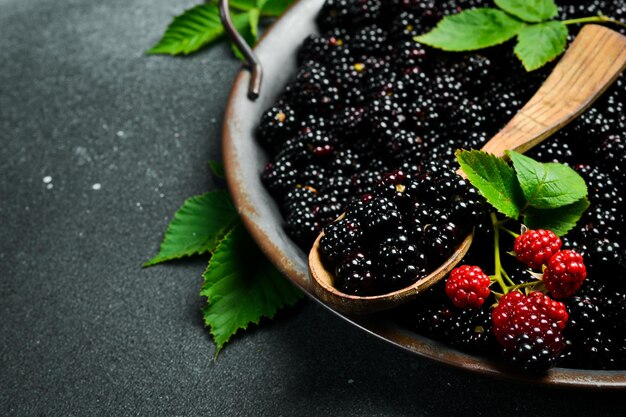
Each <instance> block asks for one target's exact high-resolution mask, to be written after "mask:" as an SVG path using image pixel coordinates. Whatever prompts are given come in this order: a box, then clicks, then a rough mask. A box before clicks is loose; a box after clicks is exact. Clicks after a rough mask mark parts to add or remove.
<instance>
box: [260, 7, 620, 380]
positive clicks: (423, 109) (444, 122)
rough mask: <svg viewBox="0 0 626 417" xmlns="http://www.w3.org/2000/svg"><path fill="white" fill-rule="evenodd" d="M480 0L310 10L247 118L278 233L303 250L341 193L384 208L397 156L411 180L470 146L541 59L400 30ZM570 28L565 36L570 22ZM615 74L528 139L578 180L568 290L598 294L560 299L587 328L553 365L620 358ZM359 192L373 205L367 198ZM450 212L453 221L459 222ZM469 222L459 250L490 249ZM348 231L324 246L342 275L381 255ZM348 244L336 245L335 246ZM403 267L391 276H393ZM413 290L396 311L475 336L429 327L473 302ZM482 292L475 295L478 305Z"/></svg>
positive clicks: (532, 87) (506, 113)
mask: <svg viewBox="0 0 626 417" xmlns="http://www.w3.org/2000/svg"><path fill="white" fill-rule="evenodd" d="M558 3H559V7H560V9H559V10H560V15H559V18H562V19H570V18H575V17H585V16H590V15H595V14H598V13H599V12H602V13H603V14H605V15H608V16H611V17H615V18H618V19H624V18H626V6H624V5H623V4H622V2H618V1H601V0H594V1H590V2H580V1H577V0H561V1H559V2H558ZM481 6H493V4H492V2H491V1H487V0H446V1H435V0H388V1H382V0H327V1H326V3H325V5H324V6H323V8H322V10H321V11H320V14H319V15H318V17H317V23H318V26H319V29H320V31H319V34H316V35H311V36H309V37H308V38H306V39H305V41H304V42H303V45H302V46H301V48H300V50H299V51H298V63H299V66H298V71H297V74H296V75H295V78H294V79H293V80H292V81H291V82H290V83H289V84H288V85H287V86H286V87H285V89H284V91H283V92H282V93H281V94H280V96H279V97H278V98H277V100H276V103H275V104H274V105H273V106H272V107H271V108H270V109H268V110H267V111H266V113H265V114H264V115H263V117H262V120H261V122H260V125H259V128H258V140H259V142H260V143H261V144H262V146H263V147H264V148H265V149H266V151H267V154H268V157H269V159H270V162H269V163H268V164H267V166H266V167H265V169H264V171H263V173H262V180H263V183H264V184H265V186H266V187H267V189H268V190H269V192H270V193H271V194H272V196H273V197H274V198H275V199H276V201H277V203H278V205H279V206H280V208H281V210H282V212H283V214H284V218H285V221H286V229H287V231H288V233H289V234H290V236H292V238H293V239H294V241H296V242H297V243H298V244H299V245H300V246H301V247H302V248H303V249H304V250H305V251H308V249H309V248H310V247H311V244H312V242H313V241H314V239H315V238H316V236H317V235H318V234H319V233H320V232H321V231H322V229H323V228H324V226H326V225H328V224H330V223H332V222H334V221H335V220H336V219H337V217H338V216H339V215H340V214H342V213H344V212H345V211H346V209H347V207H348V206H349V205H350V204H352V205H353V206H354V207H361V206H365V205H367V204H366V203H367V202H366V201H364V199H365V200H366V199H368V198H370V197H367V196H368V195H369V196H371V197H372V198H373V200H372V201H377V202H378V203H376V204H380V206H379V208H378V209H380V210H381V211H383V210H387V209H389V210H391V209H392V208H393V206H392V205H386V203H385V204H383V203H380V201H383V202H384V201H385V199H387V200H390V198H389V197H387V196H380V191H377V189H378V187H383V188H384V187H385V186H386V184H387V182H386V181H387V180H386V178H388V177H389V175H390V174H389V173H393V172H394V171H397V170H401V171H402V173H403V174H404V175H405V177H406V178H407V181H409V182H412V181H419V178H420V175H423V174H424V173H426V172H428V171H429V170H432V167H437V168H438V169H439V170H440V171H441V172H443V171H448V172H453V171H454V170H455V169H456V167H457V166H456V163H455V161H454V151H455V150H456V149H459V148H464V149H472V148H476V149H479V148H481V147H482V145H483V144H484V143H485V142H486V140H487V139H488V138H489V137H491V136H492V135H494V134H495V133H496V132H497V131H498V130H499V129H500V128H501V127H502V126H503V125H504V124H505V123H506V122H507V121H508V120H509V119H510V118H511V117H512V116H513V115H514V114H515V113H516V112H517V111H518V110H519V109H520V108H521V106H522V105H523V104H524V103H525V102H526V101H527V100H528V99H529V98H530V97H531V96H532V95H533V94H534V92H535V91H536V90H537V89H538V88H539V86H540V85H541V83H542V82H543V80H544V79H545V78H546V76H547V75H548V74H549V73H550V71H551V69H552V65H547V66H545V67H543V68H541V69H540V70H537V71H534V72H531V73H527V72H526V71H525V70H524V69H523V67H522V66H521V64H520V63H519V61H518V59H517V58H516V57H515V56H514V54H513V45H512V44H511V43H510V42H509V43H507V44H504V45H502V46H498V47H494V48H489V49H486V50H481V51H477V52H472V53H446V52H442V51H439V50H435V49H432V48H429V47H427V46H424V45H420V44H418V43H416V42H415V41H414V40H413V37H414V36H415V35H418V34H421V33H424V32H426V31H428V30H430V29H431V28H433V27H434V25H435V24H436V23H437V22H438V21H439V20H440V19H441V17H443V16H446V15H449V14H453V13H457V12H459V11H462V10H464V9H467V8H472V7H481ZM570 29H571V36H570V38H573V37H574V36H575V34H576V31H577V30H578V29H579V28H578V27H576V26H570ZM614 29H617V28H614ZM625 83H626V80H625V79H624V77H622V78H620V79H619V80H618V81H617V82H616V83H615V84H614V85H613V86H612V87H611V88H610V89H609V90H608V91H607V92H606V93H605V94H604V96H603V97H602V98H601V100H599V101H598V102H597V103H596V104H594V106H593V107H592V108H591V109H590V110H588V111H587V112H586V113H585V114H584V115H583V116H581V117H579V118H578V119H577V120H576V121H574V122H573V123H572V124H570V125H569V126H568V127H567V128H565V129H564V130H562V131H561V132H559V133H557V134H556V135H555V136H553V137H552V138H550V139H549V140H548V141H546V142H544V143H543V144H541V145H539V146H537V147H536V148H535V149H533V150H532V151H530V152H529V155H530V156H531V157H533V158H535V159H538V160H541V161H558V162H561V163H566V164H569V165H570V166H572V167H573V168H575V169H576V170H578V171H579V172H580V173H581V175H582V176H583V177H585V179H586V180H587V182H588V184H589V199H590V202H591V207H590V209H589V211H588V212H587V213H586V214H585V216H584V218H583V219H582V220H581V221H580V223H579V224H578V226H577V227H576V229H575V230H573V231H572V232H570V233H569V234H568V235H567V236H566V237H565V238H564V243H565V247H570V248H574V249H576V250H577V251H579V252H581V253H583V255H584V256H585V260H586V263H587V264H588V270H589V274H588V279H587V282H585V284H584V285H583V288H582V289H581V290H580V293H579V294H577V295H578V296H579V297H583V298H584V300H585V301H584V302H583V304H584V306H585V307H586V306H588V305H592V306H593V308H589V311H591V310H594V311H595V309H596V308H597V310H598V311H600V313H601V314H599V315H597V316H594V317H593V318H589V317H588V316H589V314H591V313H589V312H588V310H586V309H585V308H580V309H577V307H576V306H577V304H576V303H578V301H571V302H568V308H570V310H571V315H572V323H578V324H577V325H579V324H580V323H587V324H584V325H583V328H585V329H587V328H589V327H592V328H593V329H594V330H593V331H592V332H591V333H590V332H588V331H584V332H577V331H574V330H573V331H572V332H570V334H569V336H568V338H569V339H568V348H567V349H566V353H564V354H563V361H561V365H563V366H572V367H577V368H623V367H626V358H625V354H624V351H625V350H626V348H625V346H626V342H625V341H624V336H623V335H624V334H625V333H626V332H624V330H625V329H624V328H622V327H623V324H620V323H625V322H626V251H625V248H626V241H625V235H624V212H625V210H624V202H623V198H624V197H623V196H624V191H626V189H625V183H626V181H625V177H626V174H625V172H624V170H625V167H626V165H625V158H626V147H625V144H626V134H625V133H624V132H625V131H626V111H625V110H626V109H625V108H624V106H626V84H625ZM403 186H405V187H406V184H404V183H403ZM445 192H446V191H445V190H443V189H441V190H440V193H437V191H435V192H434V193H433V194H432V197H431V196H430V195H429V197H428V198H432V199H433V201H434V200H436V199H437V198H440V196H441V195H445ZM364 196H366V197H364ZM416 198H418V199H419V198H422V196H417V197H416ZM391 203H392V204H396V203H395V202H393V201H391ZM369 204H371V205H372V210H374V209H373V205H374V203H369ZM432 206H433V207H434V206H435V205H432ZM354 210H356V209H354ZM354 210H353V211H354ZM357 211H358V210H357ZM400 211H401V210H400ZM372 212H374V211H372ZM359 215H361V214H359ZM383 217H384V216H383ZM401 217H402V220H401V221H398V222H397V228H396V229H397V230H396V231H395V234H394V235H393V236H391V237H393V238H394V239H396V241H395V242H394V243H393V244H394V245H395V244H399V243H398V242H404V237H406V238H407V241H406V244H405V243H402V245H404V247H405V249H403V250H405V251H406V250H408V251H412V249H406V247H409V246H411V245H415V246H416V250H417V252H418V253H422V252H421V250H418V248H417V246H419V239H417V238H410V236H409V235H410V234H411V232H410V230H409V229H408V228H407V226H405V225H406V222H407V221H410V220H407V219H406V218H405V214H404V212H403V214H402V215H401ZM408 218H409V219H410V218H411V216H408ZM353 220H354V221H357V220H358V223H359V224H358V225H359V227H356V226H355V224H352V223H350V221H353ZM390 221H392V222H395V221H396V220H390ZM349 223H350V224H349ZM457 223H458V224H457ZM457 223H454V224H455V226H456V227H457V228H459V229H464V230H466V228H467V227H468V225H467V224H463V223H462V222H457ZM338 224H342V225H345V230H342V231H341V232H339V231H337V232H336V234H337V235H341V234H343V235H342V236H343V238H346V239H348V238H349V239H353V238H354V239H355V241H358V239H359V238H358V236H360V234H361V233H365V231H363V230H362V225H361V223H360V220H359V218H358V216H356V215H355V217H354V219H352V220H350V219H349V218H346V219H344V220H342V221H341V222H339V223H336V224H334V225H332V226H329V229H327V231H328V233H329V235H330V234H333V233H335V232H334V230H335V229H338V227H339V226H337V225H338ZM476 233H477V243H475V244H474V245H473V248H477V247H479V246H480V250H478V249H477V250H474V251H473V253H471V254H470V257H469V258H468V259H472V263H474V264H479V263H478V262H479V261H480V262H484V263H485V264H487V265H489V264H491V263H490V262H492V261H491V260H488V259H483V258H484V257H486V256H489V254H491V253H492V246H493V243H492V241H491V240H490V239H491V237H490V230H489V227H486V226H484V225H481V224H479V225H478V226H477V229H476ZM346 236H347V237H346ZM387 237H388V236H382V235H381V236H380V238H377V239H378V240H377V243H376V244H378V245H382V244H383V243H384V239H383V238H385V239H386V238H387ZM411 239H413V240H411ZM372 244H373V243H372ZM359 245H360V244H359ZM359 245H357V246H354V248H355V249H354V250H352V248H349V249H350V250H349V251H347V252H350V253H352V255H351V256H352V257H351V258H350V259H347V260H343V261H337V259H338V258H337V259H332V260H331V259H330V258H333V257H334V256H335V255H334V253H331V252H332V251H329V255H330V257H329V261H330V262H331V263H333V265H335V264H334V262H343V263H342V265H343V266H342V269H341V273H342V274H344V276H353V271H356V270H358V271H369V272H371V271H372V269H373V268H375V266H374V265H383V264H384V263H381V261H380V260H377V259H374V258H375V257H373V256H371V252H372V249H371V248H365V249H364V246H362V245H361V246H359ZM329 249H330V248H329ZM357 249H358V250H357ZM362 249H363V250H362ZM347 252H346V253H342V255H343V256H345V257H347V255H348V253H347ZM400 252H402V251H400ZM394 253H395V252H394ZM370 256H371V257H370ZM394 256H400V255H394ZM402 256H404V255H402ZM481 257H482V258H481ZM412 259H413V260H412V261H411V262H412V263H410V265H409V264H407V265H408V266H411V268H410V271H411V273H410V274H409V273H408V272H407V273H406V276H407V277H408V276H409V275H411V276H412V278H411V279H415V278H416V277H417V276H419V275H420V274H422V273H423V271H424V270H427V269H428V268H430V267H431V266H432V264H433V263H434V261H431V260H430V258H427V261H428V262H427V263H426V264H423V263H420V261H419V259H418V260H415V258H412ZM504 262H505V263H507V262H509V260H507V259H505V260H504ZM468 263H469V261H468ZM510 263H511V264H512V266H511V267H510V270H509V269H507V271H509V272H510V271H513V274H514V275H515V277H514V279H517V277H518V276H519V277H521V276H522V275H523V274H525V273H526V272H525V271H524V269H523V268H520V266H519V265H513V264H516V263H515V262H510ZM429 264H430V265H429ZM413 268H415V271H414V270H413ZM337 272H340V271H337ZM413 272H417V274H413ZM360 273H361V272H360ZM351 274H352V275H351ZM338 275H339V274H338ZM366 275H367V274H366ZM399 275H402V274H399ZM399 275H398V273H396V272H393V274H390V276H394V277H395V276H399ZM402 276H404V275H402ZM406 279H407V280H408V278H406ZM521 279H522V278H520V280H521ZM403 280H404V278H402V279H399V280H398V279H395V278H394V279H392V280H391V281H393V282H398V284H397V285H400V282H402V283H404V282H405V281H403ZM406 282H408V281H406ZM353 284H354V282H353V281H351V280H350V279H348V280H345V279H344V284H342V285H344V289H346V291H348V289H349V288H353V287H352V286H353ZM355 285H356V284H355ZM359 285H360V284H359ZM359 285H356V287H358V289H353V291H354V292H357V293H358V292H362V293H364V294H365V293H368V294H371V293H376V292H379V291H383V288H387V287H386V286H387V285H391V288H395V284H379V283H376V284H372V285H371V286H370V285H365V284H363V286H362V287H359ZM356 287H354V288H356ZM444 298H445V297H444ZM420 301H421V305H419V306H409V307H406V308H405V309H407V308H408V309H413V310H411V311H413V312H412V313H411V314H406V317H409V316H410V317H413V321H412V323H410V324H409V325H410V326H411V327H413V328H415V329H416V330H418V331H420V332H421V333H424V334H427V335H430V336H431V337H434V338H437V339H440V340H443V341H445V342H448V343H454V344H455V346H457V347H459V348H461V349H463V348H464V343H463V342H462V341H463V340H465V339H468V340H475V339H476V338H479V339H480V338H481V337H482V335H483V333H482V331H479V332H478V333H480V334H473V333H472V332H470V333H469V334H468V335H467V336H466V337H459V336H458V334H457V333H454V332H451V331H450V329H447V330H445V331H441V329H442V328H443V327H450V326H452V327H454V328H463V331H466V330H467V329H471V328H474V329H479V330H480V329H485V325H486V324H484V323H482V322H481V323H480V324H476V325H475V322H476V320H478V321H480V320H479V318H480V317H482V314H483V313H480V311H482V310H480V309H479V310H478V311H477V312H476V314H475V315H476V316H477V317H478V318H477V317H473V315H472V314H469V313H462V314H461V313H458V312H457V311H455V310H454V306H450V305H448V304H446V303H448V302H447V300H445V299H443V300H442V301H441V302H440V303H438V304H437V302H436V298H435V299H434V300H433V301H432V302H429V303H424V302H423V300H422V299H420ZM580 302H582V301H580ZM433 303H434V304H433ZM425 304H428V308H426V306H425ZM489 304H490V303H488V302H486V303H485V307H484V309H488V308H489ZM405 309H404V310H403V311H406V310H405ZM446 309H448V310H446ZM442 311H449V312H452V313H449V314H448V313H445V314H443V313H442ZM579 311H580V313H579ZM442 314H443V315H442ZM577 314H580V318H576V315H577ZM399 315H400V314H398V316H399ZM592 315H593V314H592ZM469 316H472V317H469ZM435 317H436V318H435ZM442 317H446V319H445V320H443V319H442ZM450 317H452V318H450ZM403 320H404V319H403ZM433 323H435V324H433ZM442 323H447V324H442ZM588 323H597V325H596V324H593V325H590V324H588ZM620 326H621V327H620ZM474 333H475V332H474ZM487 334H489V332H487ZM581 335H583V336H581ZM478 336H481V337H478ZM485 338H487V339H488V338H489V336H485ZM470 345H472V346H473V342H471V341H469V342H468V349H469V350H473V349H472V347H471V346H470ZM608 346H610V348H609V347H608ZM588 352H597V354H596V353H594V355H595V357H597V359H594V360H593V361H587V360H585V359H584V358H585V357H586V356H588Z"/></svg>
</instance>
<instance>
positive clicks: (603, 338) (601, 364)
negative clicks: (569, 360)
mask: <svg viewBox="0 0 626 417" xmlns="http://www.w3.org/2000/svg"><path fill="white" fill-rule="evenodd" d="M577 351H578V352H577V355H576V354H575V355H573V360H574V361H576V362H575V363H576V366H578V367H581V368H586V369H615V368H616V367H617V365H618V364H619V363H620V362H622V358H620V357H619V354H620V349H619V347H618V346H617V344H616V343H615V342H614V340H613V338H612V337H611V335H610V334H609V333H607V332H606V331H604V330H599V329H594V330H592V331H591V333H590V334H588V335H587V337H586V338H584V339H583V340H582V341H581V342H580V344H579V345H578V347H577Z"/></svg>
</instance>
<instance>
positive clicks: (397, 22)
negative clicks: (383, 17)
mask: <svg viewBox="0 0 626 417" xmlns="http://www.w3.org/2000/svg"><path fill="white" fill-rule="evenodd" d="M420 20H421V19H418V17H417V15H416V14H414V13H412V12H410V11H402V12H401V13H400V14H399V15H397V16H396V17H395V18H394V19H393V21H392V23H391V27H390V29H389V35H390V37H391V38H392V39H393V40H397V41H412V40H413V38H414V37H416V36H418V35H421V34H422V33H426V31H425V30H424V27H423V25H422V23H421V21H420Z"/></svg>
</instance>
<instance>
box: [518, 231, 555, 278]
mask: <svg viewBox="0 0 626 417" xmlns="http://www.w3.org/2000/svg"><path fill="white" fill-rule="evenodd" d="M562 245H563V242H561V239H559V237H558V236H557V235H555V234H554V233H553V232H551V231H550V230H542V229H539V230H529V231H527V232H526V233H522V234H521V235H519V236H518V237H517V238H516V239H515V244H514V245H513V250H514V251H515V254H516V255H517V260H518V261H520V262H522V263H524V264H526V265H528V266H529V267H530V268H532V269H537V270H541V266H542V265H545V264H547V263H548V261H549V260H550V258H551V257H552V255H554V254H555V253H557V252H558V251H559V250H560V249H561V246H562Z"/></svg>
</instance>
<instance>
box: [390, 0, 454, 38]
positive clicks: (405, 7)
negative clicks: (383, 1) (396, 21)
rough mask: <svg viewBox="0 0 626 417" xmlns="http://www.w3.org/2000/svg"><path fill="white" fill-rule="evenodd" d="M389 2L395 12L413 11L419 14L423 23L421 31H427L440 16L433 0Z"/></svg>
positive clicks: (391, 0)
mask: <svg viewBox="0 0 626 417" xmlns="http://www.w3.org/2000/svg"><path fill="white" fill-rule="evenodd" d="M390 3H391V5H390V6H391V10H392V11H394V12H395V13H400V12H413V13H414V14H415V15H416V16H420V21H421V22H422V24H424V25H425V26H424V31H423V32H427V31H428V30H429V29H431V28H432V27H433V26H434V25H435V24H436V23H437V22H438V21H439V20H440V19H441V18H442V14H441V11H440V9H439V7H438V4H437V3H438V2H436V1H435V0H390Z"/></svg>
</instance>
